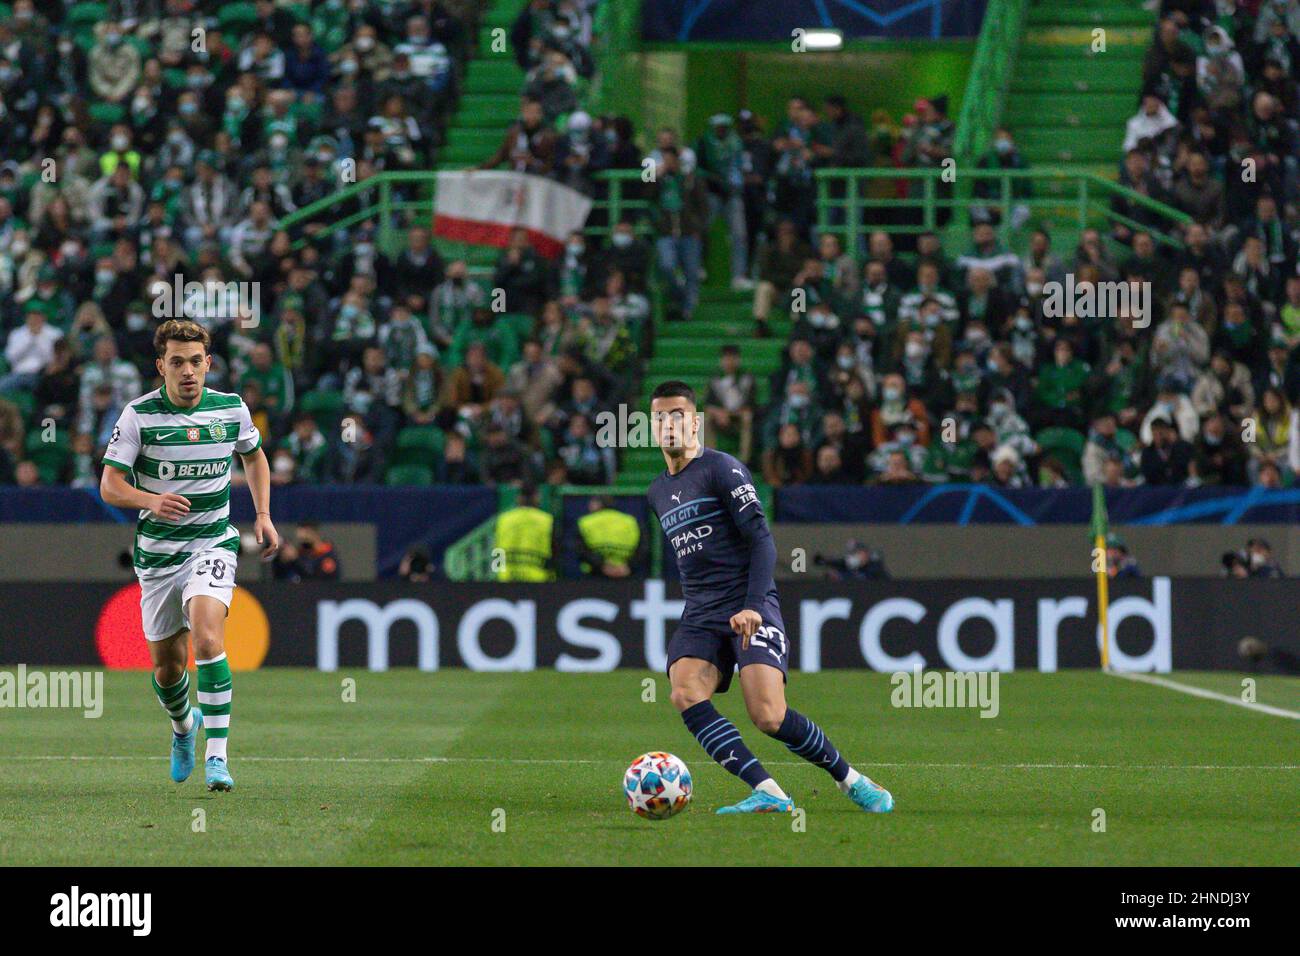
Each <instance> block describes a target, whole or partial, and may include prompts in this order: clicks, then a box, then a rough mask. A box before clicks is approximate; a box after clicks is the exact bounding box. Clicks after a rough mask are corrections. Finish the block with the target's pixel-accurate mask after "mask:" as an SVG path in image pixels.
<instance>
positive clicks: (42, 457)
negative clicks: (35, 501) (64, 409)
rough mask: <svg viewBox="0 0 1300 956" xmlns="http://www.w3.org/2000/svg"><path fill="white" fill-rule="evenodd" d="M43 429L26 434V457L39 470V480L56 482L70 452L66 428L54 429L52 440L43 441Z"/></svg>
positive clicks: (50, 483)
mask: <svg viewBox="0 0 1300 956" xmlns="http://www.w3.org/2000/svg"><path fill="white" fill-rule="evenodd" d="M44 437H45V435H44V429H35V430H33V431H31V432H29V433H28V435H27V457H28V458H29V459H31V462H32V464H34V465H35V466H36V470H37V471H38V472H40V475H41V481H42V482H44V483H45V484H47V485H52V484H56V483H57V482H58V480H59V477H60V476H61V475H62V474H63V471H64V469H65V467H66V466H67V463H68V459H69V458H70V457H71V456H72V452H71V451H70V450H69V448H68V441H69V439H68V432H67V429H56V430H55V433H54V441H49V442H47V441H44V440H43V439H44Z"/></svg>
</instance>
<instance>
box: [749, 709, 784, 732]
mask: <svg viewBox="0 0 1300 956" xmlns="http://www.w3.org/2000/svg"><path fill="white" fill-rule="evenodd" d="M749 719H750V720H751V721H753V722H754V726H755V727H757V728H758V729H759V730H761V731H762V732H763V733H765V734H774V733H776V732H777V731H778V730H780V729H781V723H782V722H783V721H784V720H785V705H784V704H782V703H778V702H773V703H767V702H763V703H757V704H754V705H753V706H752V707H750V708H749Z"/></svg>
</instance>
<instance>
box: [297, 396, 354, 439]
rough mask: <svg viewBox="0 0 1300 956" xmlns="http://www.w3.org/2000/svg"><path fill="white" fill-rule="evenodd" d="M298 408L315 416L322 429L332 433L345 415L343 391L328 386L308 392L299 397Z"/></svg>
mask: <svg viewBox="0 0 1300 956" xmlns="http://www.w3.org/2000/svg"><path fill="white" fill-rule="evenodd" d="M298 410H299V411H302V412H307V413H308V414H310V415H311V416H312V417H313V418H315V419H316V424H317V425H318V426H320V430H321V431H323V432H329V433H331V434H332V433H333V432H334V429H335V428H336V427H337V426H338V423H339V418H340V417H341V416H342V415H343V393H342V392H340V391H337V390H335V389H328V388H318V389H316V390H314V391H311V392H307V393H306V394H304V395H300V396H299V397H298Z"/></svg>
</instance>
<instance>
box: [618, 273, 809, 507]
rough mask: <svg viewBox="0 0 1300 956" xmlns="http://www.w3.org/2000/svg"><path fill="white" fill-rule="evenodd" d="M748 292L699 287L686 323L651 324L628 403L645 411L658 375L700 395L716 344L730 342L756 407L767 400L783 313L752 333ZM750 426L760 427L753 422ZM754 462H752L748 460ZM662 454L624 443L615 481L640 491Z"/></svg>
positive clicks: (724, 443) (730, 446)
mask: <svg viewBox="0 0 1300 956" xmlns="http://www.w3.org/2000/svg"><path fill="white" fill-rule="evenodd" d="M753 301H754V297H753V293H742V292H732V291H731V290H730V289H729V288H725V287H721V286H719V287H710V286H704V287H703V288H701V289H700V303H699V305H698V306H697V307H696V309H695V315H694V317H693V318H692V319H691V320H690V321H689V322H663V321H659V322H658V323H657V324H656V326H655V339H654V354H653V355H652V356H651V358H650V360H649V361H648V362H647V363H646V374H645V378H644V382H645V390H646V394H645V395H643V396H642V397H641V399H640V401H639V402H637V403H636V404H635V405H634V406H633V407H634V408H636V409H639V410H642V411H648V410H649V397H648V396H649V392H650V390H651V389H653V388H654V386H655V385H657V384H658V383H659V382H661V381H663V380H664V379H670V378H676V379H681V380H682V381H684V382H686V383H687V384H689V385H691V386H692V387H693V388H694V389H695V390H696V394H697V396H698V397H699V399H700V401H703V400H704V392H705V390H706V389H707V388H708V384H709V379H710V378H712V377H713V376H715V375H717V374H718V371H719V351H720V350H721V348H722V346H724V345H727V344H729V343H734V344H736V345H739V346H740V355H741V359H742V363H743V365H744V368H745V369H746V370H747V371H749V372H751V373H753V375H754V377H755V379H756V380H757V388H758V395H757V401H758V405H759V407H762V406H763V405H764V404H766V402H767V401H768V398H769V396H768V379H769V378H770V377H771V375H772V373H773V372H775V371H776V370H777V368H778V367H779V366H780V364H781V352H782V350H783V349H784V348H785V345H786V343H787V342H788V341H789V338H790V331H791V323H790V320H789V318H787V317H783V316H781V315H780V314H779V310H778V311H777V312H774V318H773V319H772V320H771V321H770V322H769V323H768V324H769V325H770V327H771V329H772V336H771V338H766V339H759V338H755V337H754V320H753ZM754 427H755V431H756V432H757V431H758V430H759V429H760V428H761V423H760V422H755V425H754ZM754 438H755V441H754V446H753V447H754V452H755V454H757V451H758V448H759V442H758V438H759V435H758V434H755V436H754ZM717 445H718V447H719V448H721V449H722V450H723V451H729V452H732V453H734V452H735V451H736V450H737V448H736V442H735V439H729V438H728V437H727V436H720V437H719V439H718V442H717ZM753 464H754V465H755V466H756V465H757V462H754V463H753ZM663 467H664V458H663V453H662V452H661V451H660V450H659V449H658V448H657V447H653V446H651V447H649V448H627V449H624V451H623V457H622V461H621V463H620V467H619V471H618V477H617V478H616V479H615V483H616V484H617V485H618V486H619V487H621V488H627V489H629V491H632V490H633V489H635V491H636V493H638V494H640V493H644V491H645V489H646V487H647V486H648V485H649V483H650V481H651V480H652V479H653V478H654V477H655V476H656V475H657V474H659V472H661V471H663Z"/></svg>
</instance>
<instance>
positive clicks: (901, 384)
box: [871, 372, 930, 446]
mask: <svg viewBox="0 0 1300 956" xmlns="http://www.w3.org/2000/svg"><path fill="white" fill-rule="evenodd" d="M899 425H906V426H908V427H909V428H911V429H912V430H913V435H914V437H915V438H916V441H917V442H918V443H919V444H920V445H923V446H924V445H929V444H930V417H929V414H928V413H927V412H926V409H925V405H924V403H922V402H921V401H920V400H919V399H916V398H913V397H912V396H910V395H908V392H907V384H906V382H905V381H904V379H903V376H902V375H901V374H899V373H898V372H891V373H890V374H888V375H886V376H885V377H884V379H883V380H882V381H881V385H880V404H879V405H877V406H876V408H874V409H872V412H871V442H872V444H873V445H876V446H880V445H883V444H885V443H886V442H888V441H889V439H890V429H892V428H895V427H896V426H899Z"/></svg>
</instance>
